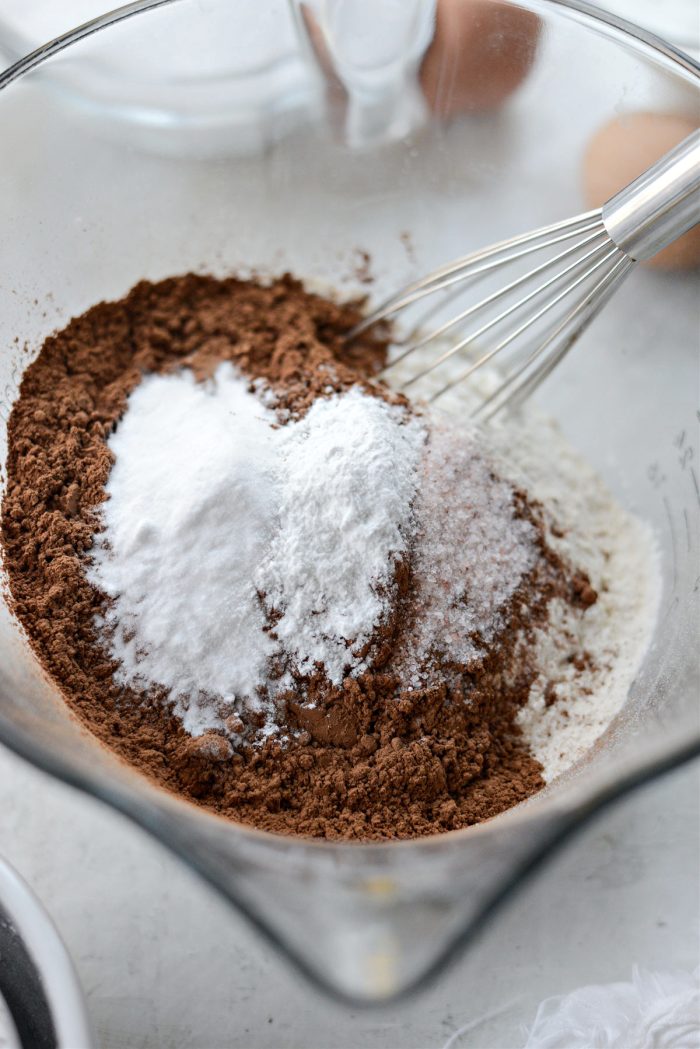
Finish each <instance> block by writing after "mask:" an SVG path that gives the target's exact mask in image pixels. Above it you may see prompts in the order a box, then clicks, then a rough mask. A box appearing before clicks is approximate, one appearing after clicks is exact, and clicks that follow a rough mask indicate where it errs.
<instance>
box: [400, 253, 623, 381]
mask: <svg viewBox="0 0 700 1049" xmlns="http://www.w3.org/2000/svg"><path fill="white" fill-rule="evenodd" d="M596 240H599V241H600V242H601V243H600V244H599V245H598V247H597V248H596V249H594V251H593V252H589V253H588V254H587V255H585V256H583V258H581V259H578V260H577V261H576V263H575V266H579V265H581V264H582V263H583V262H585V260H586V259H587V258H588V257H589V256H590V255H591V254H595V252H596V251H599V250H600V248H602V247H605V245H606V243H609V242H608V241H607V238H605V234H604V233H595V234H591V235H590V236H588V237H585V238H584V239H583V240H581V241H577V243H576V244H575V245H574V246H573V247H570V248H567V249H566V251H563V252H560V253H559V254H558V255H556V256H555V257H554V258H552V259H549V260H548V261H547V262H544V263H542V264H541V265H540V266H537V267H536V268H535V269H533V270H530V271H529V272H528V273H526V274H524V275H523V276H521V277H518V278H517V279H516V280H513V281H511V282H510V283H509V284H506V285H505V286H504V287H502V288H499V289H498V290H497V291H494V292H492V294H491V295H489V296H487V297H486V298H485V299H482V300H481V301H480V302H477V303H475V304H474V305H472V306H470V307H468V308H467V309H466V310H463V311H462V312H461V313H460V314H458V315H457V316H456V317H452V318H451V319H450V320H449V321H445V323H444V324H442V325H440V327H439V328H437V329H436V330H435V331H432V332H430V333H428V334H427V335H424V336H423V337H422V338H421V339H419V341H418V342H415V343H412V344H411V345H410V346H409V347H408V348H407V349H405V350H404V351H403V352H402V353H400V354H399V355H398V356H397V357H395V358H394V359H393V360H392V361H390V362H389V363H388V364H387V366H386V367H385V368H384V370H383V372H382V376H384V375H385V374H386V373H387V372H388V371H390V370H391V369H392V368H394V367H395V366H396V365H397V364H400V363H401V361H403V360H405V358H406V357H408V355H409V354H411V353H413V352H414V351H415V350H419V349H422V348H423V347H424V346H426V345H427V344H428V343H429V342H432V341H433V339H438V338H440V336H442V335H444V334H445V333H446V332H448V331H449V330H450V328H453V327H455V325H457V324H460V323H461V322H462V321H464V320H466V319H467V317H470V316H471V315H472V314H474V313H476V312H477V311H478V310H481V309H483V308H484V307H486V306H490V305H491V304H492V303H494V302H497V301H498V300H499V299H501V298H504V297H505V296H506V295H508V294H509V293H510V292H511V291H514V290H515V289H516V288H519V287H521V286H522V285H524V284H527V283H528V282H529V281H531V280H532V279H533V278H534V277H537V276H539V275H540V274H542V273H546V272H547V270H550V269H552V268H553V267H554V266H556V265H557V263H559V262H561V261H562V260H564V259H566V258H569V257H570V256H571V255H573V254H575V253H576V252H577V251H580V249H581V248H582V247H584V246H585V245H586V244H590V243H592V242H594V241H596ZM571 268H572V267H571V266H570V267H567V268H566V269H565V270H563V271H561V272H560V273H559V274H557V275H556V276H555V277H554V278H552V280H550V281H547V282H545V283H544V284H542V285H540V287H539V288H536V289H535V290H534V292H532V293H531V295H529V296H525V298H523V299H521V300H520V302H519V303H516V304H515V306H513V307H511V308H510V309H509V310H507V311H505V312H504V313H503V314H500V315H499V317H497V318H495V320H494V321H492V322H491V323H490V324H489V325H487V326H486V327H485V328H483V329H481V330H479V331H478V332H474V333H472V334H471V335H470V336H468V337H467V339H466V340H464V341H463V342H462V343H461V344H459V345H457V346H455V347H453V348H452V349H451V350H449V351H448V352H446V353H443V354H442V355H441V356H440V357H438V358H437V359H436V360H435V361H434V362H432V364H431V365H430V368H431V369H432V368H434V367H437V366H438V365H439V364H442V363H443V361H445V360H447V359H448V358H449V357H451V356H452V355H453V354H454V353H457V352H458V351H459V350H460V349H462V348H463V346H464V345H466V343H467V342H470V341H471V340H472V339H474V338H477V337H478V336H479V335H481V334H483V332H484V331H487V330H488V328H489V327H491V326H493V324H496V323H498V321H499V320H502V319H503V318H504V317H506V316H508V315H509V313H512V312H513V311H514V310H515V309H517V308H518V306H519V305H523V304H524V303H526V302H528V301H529V300H530V299H531V298H533V297H535V296H536V295H538V294H540V293H541V292H542V291H544V290H546V289H547V288H548V287H550V286H551V285H552V284H554V283H557V282H558V281H559V280H560V279H561V278H562V277H564V276H565V275H566V274H567V273H568V272H569V271H570V270H571ZM422 374H423V373H419V374H418V375H416V376H414V377H413V379H411V380H409V382H414V381H415V380H417V379H419V378H420V377H421V375H422ZM405 385H408V383H406V384H405Z"/></svg>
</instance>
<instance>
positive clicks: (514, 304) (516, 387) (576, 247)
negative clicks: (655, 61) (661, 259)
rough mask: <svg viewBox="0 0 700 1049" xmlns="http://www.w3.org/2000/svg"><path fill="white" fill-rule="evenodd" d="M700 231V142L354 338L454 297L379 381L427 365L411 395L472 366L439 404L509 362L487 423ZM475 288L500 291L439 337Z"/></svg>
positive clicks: (699, 138)
mask: <svg viewBox="0 0 700 1049" xmlns="http://www.w3.org/2000/svg"><path fill="white" fill-rule="evenodd" d="M698 222H700V131H696V132H694V133H693V134H692V135H690V136H689V137H688V138H687V139H685V140H684V141H683V142H682V143H681V144H680V145H679V146H677V147H676V148H675V149H673V150H671V152H670V153H668V154H666V156H664V157H663V158H662V159H661V160H659V161H658V162H657V163H656V164H654V165H653V166H652V167H651V168H649V170H648V171H646V172H645V173H644V174H643V175H641V176H640V177H639V178H638V179H636V180H635V181H634V182H632V183H631V184H630V185H629V186H627V187H626V188H625V189H623V190H621V191H620V192H619V193H617V194H616V195H615V196H614V197H612V198H611V199H610V200H609V201H608V202H607V203H606V204H604V205H603V207H602V208H599V209H597V210H595V211H589V212H587V213H586V214H584V215H579V216H577V217H576V218H572V219H568V220H565V221H564V222H559V223H556V224H555V225H552V226H547V227H545V228H543V229H539V230H535V231H533V232H531V233H525V234H523V235H521V236H519V237H513V238H512V239H511V240H505V241H501V242H500V243H498V244H494V245H493V246H492V247H489V248H484V249H483V250H481V251H477V252H474V253H473V254H471V255H467V256H465V257H464V258H461V259H457V260H456V261H455V262H452V263H449V264H448V265H446V266H443V267H441V268H440V269H438V270H435V271H433V273H431V274H429V275H428V276H427V277H424V278H422V279H421V280H418V281H415V282H414V283H412V284H409V285H407V286H406V287H404V288H401V289H400V290H399V291H397V292H396V293H395V294H394V295H392V296H391V298H389V299H387V300H386V301H385V302H383V303H382V304H381V305H380V306H379V307H377V309H375V310H374V311H373V312H372V313H370V314H368V316H367V317H365V318H364V319H363V320H362V321H361V322H360V324H358V325H356V327H355V328H353V329H352V331H351V332H349V333H348V336H347V338H348V340H352V339H353V338H355V336H357V335H359V334H360V332H362V331H365V330H366V329H367V328H369V327H370V326H371V325H373V324H376V323H377V322H379V321H384V320H388V319H389V318H395V317H396V316H397V315H398V314H399V313H403V312H404V311H405V312H408V311H409V310H412V308H413V307H415V306H416V305H417V304H418V303H420V302H421V301H422V300H424V299H426V298H427V297H428V296H432V295H433V294H434V293H435V292H446V293H447V297H446V298H441V299H440V300H439V301H438V302H437V304H436V305H430V306H429V308H428V310H427V311H426V312H425V313H424V314H423V315H422V316H420V317H419V318H415V317H413V318H412V320H413V323H412V328H411V333H410V335H409V336H408V337H407V338H406V339H405V340H404V345H405V344H406V343H407V345H405V348H404V349H402V351H401V352H400V353H399V354H398V356H396V357H395V358H394V359H393V360H392V361H391V362H390V363H389V364H388V365H387V367H386V368H385V369H384V371H383V372H382V374H381V377H382V378H383V377H384V376H386V375H388V374H389V373H390V372H391V371H392V370H393V369H394V368H396V367H397V366H398V365H399V364H401V363H402V362H404V361H406V360H407V358H410V357H413V358H414V360H418V359H419V358H420V359H421V360H422V363H419V365H418V368H417V370H416V372H415V373H413V374H411V375H410V377H408V378H407V379H406V380H405V381H404V382H403V383H401V384H400V385H401V388H402V389H406V388H408V387H411V386H412V385H413V384H414V383H417V382H418V381H419V380H420V379H422V378H424V377H425V376H426V375H428V374H429V373H432V372H435V371H436V369H438V368H440V366H442V365H444V364H445V363H446V362H447V361H449V360H451V359H460V358H461V357H465V358H466V359H465V360H464V362H463V367H462V368H461V369H460V370H459V371H458V372H457V374H450V375H449V376H445V381H444V383H443V384H442V385H440V386H439V388H438V389H437V391H436V392H435V393H434V394H433V395H432V396H431V397H430V398H429V399H430V400H431V401H432V400H436V399H437V398H438V397H440V396H441V395H442V394H444V393H445V392H446V391H447V390H450V389H452V387H454V386H456V385H457V384H458V383H461V382H464V381H466V380H467V379H469V378H470V377H471V376H473V375H474V374H475V372H477V371H478V370H479V369H481V368H483V367H484V365H486V364H488V363H489V362H491V361H494V363H495V361H496V358H500V357H501V355H505V354H506V351H509V353H508V360H509V362H510V367H508V368H504V369H503V370H502V372H501V376H502V378H501V381H500V382H499V383H498V385H497V386H496V387H495V388H494V389H492V390H491V391H490V392H489V393H488V394H486V395H485V396H484V397H483V398H482V400H481V402H480V403H479V405H478V407H477V408H476V409H475V410H474V413H473V414H474V415H475V416H481V417H482V418H488V417H490V416H492V415H494V414H495V413H496V412H498V411H500V410H501V409H502V408H504V407H505V406H506V405H511V406H512V405H514V404H516V403H520V402H521V401H522V400H524V399H525V398H526V397H527V396H529V394H530V393H531V392H532V391H533V390H534V389H535V388H536V387H537V386H538V385H539V384H540V383H541V382H542V381H543V379H545V378H546V377H547V376H548V375H549V374H550V372H552V370H553V369H554V368H555V367H556V366H557V364H558V363H559V362H560V361H561V360H562V358H563V357H564V356H565V355H566V353H567V352H568V350H569V349H570V348H571V346H572V345H573V344H574V342H575V341H576V340H577V339H578V337H579V336H580V334H581V332H582V331H583V330H584V328H585V327H586V326H587V325H588V324H589V323H590V321H591V320H592V319H593V317H595V315H596V314H597V313H598V312H599V311H600V310H601V309H602V307H603V306H604V305H605V303H606V302H607V301H608V299H609V298H610V296H611V295H612V293H613V292H614V291H615V290H616V288H617V287H618V286H619V284H620V283H621V282H622V281H623V280H624V278H625V277H626V276H627V274H628V273H629V272H630V270H631V269H632V268H633V267H634V266H635V264H636V263H637V262H639V261H642V260H643V259H647V258H650V257H651V256H652V255H655V254H656V253H657V252H658V251H660V250H661V249H662V248H664V247H666V246H667V245H668V244H670V243H672V242H673V241H674V240H677V239H678V237H680V236H682V234H683V233H685V232H687V230H689V229H690V228H691V227H692V226H694V225H696V224H697V223H698ZM533 263H534V265H533ZM477 281H490V282H491V283H492V284H493V290H490V289H488V290H487V291H486V294H484V295H483V296H482V297H481V298H479V299H477V301H475V302H472V303H471V304H469V305H467V306H466V307H465V308H463V309H461V310H460V311H459V312H458V313H457V314H456V315H454V316H450V317H448V318H447V319H446V320H439V323H438V324H437V326H436V327H429V322H430V321H431V320H432V321H433V322H434V318H435V316H436V315H439V314H440V313H444V310H445V305H446V302H452V301H453V299H455V298H456V297H457V296H462V295H464V294H465V292H466V291H468V290H469V289H471V288H472V287H473V286H474V284H475V283H476V282H477ZM413 312H415V311H413ZM455 333H457V334H456V335H455ZM448 338H450V340H451V341H450V343H449V345H448V344H447V339H448ZM443 346H444V349H443V348H442V347H443ZM431 348H432V350H433V354H431V352H430V351H431ZM420 351H422V352H420ZM414 355H415V356H414Z"/></svg>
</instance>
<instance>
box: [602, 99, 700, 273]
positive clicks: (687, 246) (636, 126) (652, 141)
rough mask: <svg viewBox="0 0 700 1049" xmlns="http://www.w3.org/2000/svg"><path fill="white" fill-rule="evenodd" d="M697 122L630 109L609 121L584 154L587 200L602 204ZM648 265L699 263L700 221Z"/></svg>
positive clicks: (679, 266) (688, 265)
mask: <svg viewBox="0 0 700 1049" xmlns="http://www.w3.org/2000/svg"><path fill="white" fill-rule="evenodd" d="M696 126H697V125H696V124H695V123H694V122H693V121H692V120H689V119H688V118H687V117H682V116H675V115H673V114H670V113H629V114H628V115H627V116H624V117H616V118H615V119H614V120H611V121H610V122H609V123H608V124H605V125H604V126H603V127H602V128H600V130H599V131H597V132H596V133H595V135H594V136H593V138H592V139H591V141H590V142H589V144H588V148H587V150H586V153H585V156H584V158H583V195H584V197H585V200H586V203H587V205H588V206H589V207H590V208H598V207H600V206H601V204H604V203H605V201H606V200H609V199H610V197H612V196H614V194H615V193H617V191H618V190H620V189H622V188H623V186H626V185H627V184H628V183H629V182H632V181H633V180H634V179H635V178H637V176H638V175H641V174H642V172H643V171H645V170H646V169H647V168H648V167H650V166H651V165H652V164H653V163H654V161H655V160H658V159H659V157H662V156H663V155H664V153H668V151H669V149H672V148H673V147H674V146H676V145H678V143H679V142H681V141H682V140H683V139H684V138H686V137H687V136H688V135H689V134H690V133H691V132H692V131H694V130H695V128H696ZM649 265H650V266H657V267H658V268H659V269H666V270H676V269H692V268H693V267H694V266H700V226H695V228H694V229H691V230H689V231H688V232H687V233H686V234H684V236H682V237H681V238H680V239H679V240H677V241H676V242H675V244H671V245H670V246H669V247H668V248H664V250H663V251H660V252H659V254H658V255H655V256H654V258H653V259H650V260H649Z"/></svg>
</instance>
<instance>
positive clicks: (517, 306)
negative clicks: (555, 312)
mask: <svg viewBox="0 0 700 1049" xmlns="http://www.w3.org/2000/svg"><path fill="white" fill-rule="evenodd" d="M606 249H607V250H606ZM617 250H618V249H617V248H614V247H613V249H612V251H611V250H610V249H609V243H608V244H606V243H602V244H600V245H598V246H597V247H595V248H593V249H591V250H590V251H588V252H586V254H585V255H584V256H583V257H582V258H578V259H575V260H574V262H572V263H570V264H569V265H568V266H566V267H565V268H564V269H563V270H560V271H559V272H558V273H555V275H554V276H553V277H550V278H548V279H547V280H546V281H543V283H542V284H539V285H537V287H536V288H534V289H533V290H532V291H531V292H528V294H527V295H523V296H522V298H520V299H518V300H517V301H516V302H514V303H513V304H512V305H511V306H509V307H507V309H505V310H502V311H501V312H500V313H499V314H498V315H497V316H496V317H493V318H492V319H491V320H489V321H487V322H486V323H484V324H482V326H481V327H480V328H477V329H476V330H475V331H472V332H470V333H469V334H468V335H465V336H464V338H462V339H460V340H459V341H458V342H457V343H455V345H454V346H451V347H450V349H449V350H445V351H444V352H443V353H442V354H440V356H439V357H437V358H436V360H434V361H431V362H430V364H429V365H428V366H427V367H425V368H423V369H421V371H419V372H417V373H416V374H415V375H413V376H412V377H411V378H410V379H408V380H407V381H406V382H404V383H403V384H402V388H403V389H405V388H406V387H407V386H411V385H412V384H413V383H415V382H417V381H418V380H419V379H422V378H423V377H424V376H425V375H427V374H428V372H431V371H433V370H434V369H435V368H437V367H438V366H439V365H440V364H443V363H444V362H445V361H447V360H449V359H450V358H451V357H454V355H455V354H457V353H459V352H460V351H461V350H463V349H465V347H467V346H468V345H469V344H470V343H474V342H476V341H477V340H478V339H480V338H481V337H482V336H483V335H485V334H486V333H487V332H488V331H490V330H491V329H492V328H495V327H496V326H497V325H498V324H500V323H501V322H502V321H504V320H506V319H507V318H508V317H510V316H512V315H513V314H514V313H517V312H518V311H520V310H522V308H523V307H524V306H527V305H528V303H531V302H533V301H534V300H535V299H538V298H539V297H540V296H541V295H542V294H543V293H544V292H546V291H548V290H549V289H550V288H553V287H554V286H555V285H556V284H559V283H560V282H561V281H562V280H563V279H564V278H565V277H567V276H569V274H571V273H573V272H576V271H577V270H579V269H580V268H581V266H583V265H585V264H586V262H588V261H589V260H591V261H592V260H593V258H594V257H595V256H596V255H600V253H601V251H605V252H606V253H605V254H604V255H603V256H602V258H600V259H599V260H598V261H597V262H595V263H594V264H593V265H592V266H591V267H589V269H588V270H587V271H585V272H584V273H583V274H581V275H580V277H578V278H577V279H576V280H575V281H573V282H569V283H568V284H567V285H566V286H565V287H564V288H563V289H562V290H561V291H560V292H559V293H558V294H557V295H556V296H555V297H554V298H552V299H550V300H549V301H548V302H547V303H545V305H544V306H543V307H541V308H540V309H539V310H538V311H537V312H536V313H535V314H534V316H532V317H528V319H527V320H526V321H525V322H524V323H523V324H522V325H521V326H520V327H519V328H516V330H515V331H514V332H512V333H511V334H510V335H509V336H508V337H507V338H506V339H504V340H503V341H502V342H500V343H499V344H498V346H496V348H495V349H494V350H493V351H490V353H489V354H486V355H485V356H484V357H483V358H481V359H480V361H479V362H477V363H476V364H474V365H472V366H471V367H470V368H469V369H468V371H467V372H465V373H464V375H463V376H462V379H466V378H468V377H469V376H470V375H472V374H473V372H474V371H476V368H477V367H480V366H481V363H482V362H483V363H487V361H489V360H491V358H492V357H493V356H494V355H495V354H496V353H498V352H500V350H502V349H505V347H506V346H508V345H509V344H510V343H511V342H513V341H514V339H516V338H517V337H518V336H519V335H520V334H522V332H523V331H525V330H526V328H528V327H529V326H530V325H531V324H532V323H534V322H535V321H537V320H539V319H540V318H541V317H543V316H544V315H545V314H546V313H548V312H549V310H551V309H553V308H554V306H556V305H557V304H558V303H559V302H560V301H561V300H562V299H563V298H564V297H565V296H566V295H568V294H569V293H570V292H571V291H573V290H574V289H575V288H576V287H578V285H579V284H581V283H582V281H584V280H586V279H587V278H588V277H589V276H590V274H591V273H593V272H594V271H595V270H596V269H598V267H599V266H601V265H603V264H604V263H605V262H606V261H607V260H608V259H610V258H611V257H612V256H613V255H614V254H615V252H617ZM546 268H549V267H546ZM532 272H533V273H535V272H536V271H532ZM527 276H528V278H529V277H531V276H532V274H528V275H527ZM521 283H523V281H522V280H521V281H516V282H514V284H513V286H514V287H515V286H517V285H518V284H521ZM485 301H488V300H485ZM478 305H479V308H480V307H481V306H482V305H483V304H482V303H479V304H478ZM436 396H437V395H436Z"/></svg>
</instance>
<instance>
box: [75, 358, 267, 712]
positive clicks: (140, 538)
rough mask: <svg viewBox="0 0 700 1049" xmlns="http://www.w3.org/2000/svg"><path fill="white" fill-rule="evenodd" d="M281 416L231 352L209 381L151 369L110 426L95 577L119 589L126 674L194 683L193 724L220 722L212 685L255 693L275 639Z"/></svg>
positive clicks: (177, 690) (135, 680) (117, 639)
mask: <svg viewBox="0 0 700 1049" xmlns="http://www.w3.org/2000/svg"><path fill="white" fill-rule="evenodd" d="M273 422H274V414H273V413H272V412H271V411H269V410H268V409H266V408H265V407H264V406H263V405H262V404H261V403H260V401H259V400H258V399H257V398H255V397H253V396H251V395H250V394H249V393H248V391H247V388H246V384H245V383H244V382H243V381H242V380H241V379H239V378H238V376H237V375H236V374H235V373H234V371H233V368H232V367H231V365H229V364H223V365H221V367H220V368H219V369H218V371H217V374H216V377H215V379H214V380H213V381H212V382H211V383H197V382H196V381H195V379H194V377H193V375H192V374H191V372H188V371H182V372H178V373H177V374H176V375H158V376H149V377H147V378H145V379H144V380H143V381H142V382H141V383H140V385H139V386H137V387H136V389H135V390H134V391H133V393H132V394H131V396H130V397H129V409H128V411H127V412H126V413H125V415H124V417H123V418H122V420H121V421H120V423H119V425H118V426H117V428H116V431H115V432H114V434H112V436H111V437H110V439H109V447H110V449H111V451H112V452H113V453H114V457H115V459H114V466H113V467H112V471H111V473H110V477H109V481H108V484H107V495H108V501H107V502H106V503H105V506H104V510H103V520H104V526H105V530H104V532H102V533H101V535H100V536H99V537H98V541H97V546H96V549H95V556H94V560H93V564H92V566H91V568H90V570H89V573H88V578H89V579H90V580H91V582H92V583H93V584H94V585H95V586H97V587H99V588H100V589H101V590H103V591H104V592H105V593H106V594H107V595H108V596H109V597H110V598H112V600H113V603H112V606H111V608H110V610H109V612H108V614H107V620H106V624H105V625H106V627H107V629H108V632H109V634H110V637H111V648H112V655H113V656H114V658H115V659H117V660H118V661H119V664H120V668H119V671H118V678H117V679H118V680H119V681H120V682H121V683H123V684H132V685H136V686H137V687H147V686H149V685H150V684H152V683H155V684H158V685H161V686H163V687H164V688H167V689H168V690H170V691H171V692H172V694H173V695H174V696H175V697H188V702H187V705H185V703H184V700H183V702H182V705H181V710H180V713H181V716H182V718H183V723H184V725H185V728H186V729H187V730H188V731H191V732H194V733H197V732H199V731H204V730H205V729H206V728H210V727H214V726H215V725H217V724H218V723H219V719H218V716H217V714H216V711H215V709H214V708H213V707H212V704H211V702H208V701H207V696H212V695H213V696H220V697H222V698H223V699H224V700H232V699H233V697H234V696H235V695H243V696H248V697H253V696H254V695H255V691H256V688H257V686H258V684H259V683H260V681H261V680H262V679H263V678H264V675H265V667H266V664H267V660H268V658H269V657H270V655H271V654H272V652H273V650H274V646H273V643H272V641H271V640H270V638H269V637H268V635H267V634H265V633H264V632H263V627H264V625H265V619H264V615H263V611H262V609H261V607H260V602H259V600H258V597H257V593H256V591H255V586H254V582H253V569H254V567H255V566H256V565H257V564H259V563H260V561H261V560H262V558H263V556H264V553H265V550H266V549H267V545H268V543H269V539H270V534H271V529H272V524H273V521H274V516H275V513H276V510H277V481H276V456H275V448H274V436H275V431H274V430H273V429H272V423H273Z"/></svg>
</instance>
